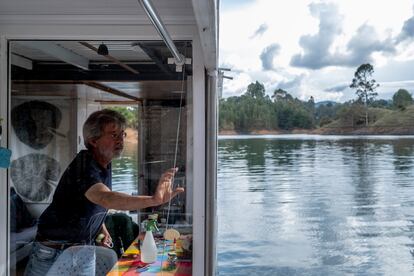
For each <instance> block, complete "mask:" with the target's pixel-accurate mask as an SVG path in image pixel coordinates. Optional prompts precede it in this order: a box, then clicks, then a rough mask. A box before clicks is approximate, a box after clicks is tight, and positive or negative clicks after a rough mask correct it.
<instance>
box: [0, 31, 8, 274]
mask: <svg viewBox="0 0 414 276" xmlns="http://www.w3.org/2000/svg"><path fill="white" fill-rule="evenodd" d="M8 69H9V64H8V51H7V39H6V38H5V36H0V117H1V118H3V121H2V122H1V126H2V131H3V132H2V134H1V141H0V146H2V147H7V145H8V137H9V133H8V130H9V125H10V123H9V121H10V120H9V112H8V106H9V100H10V99H9V89H8V88H9V82H8V79H7V76H8V71H9V70H8ZM7 172H8V170H6V169H3V168H0V202H1V205H2V206H3V207H2V208H0V222H1V228H0V244H2V246H0V275H8V273H9V271H8V270H9V263H10V260H9V255H10V254H9V250H10V245H9V239H8V236H9V232H10V231H9V230H10V227H9V216H8V214H9V189H8V181H7ZM4 245H6V246H4Z"/></svg>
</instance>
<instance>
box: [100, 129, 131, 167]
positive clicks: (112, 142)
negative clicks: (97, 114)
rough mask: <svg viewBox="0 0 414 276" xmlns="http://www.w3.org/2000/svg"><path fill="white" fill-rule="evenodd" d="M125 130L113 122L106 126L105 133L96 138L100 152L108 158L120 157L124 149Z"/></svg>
mask: <svg viewBox="0 0 414 276" xmlns="http://www.w3.org/2000/svg"><path fill="white" fill-rule="evenodd" d="M125 135H126V134H125V131H124V130H123V129H121V128H119V127H118V126H117V125H116V124H114V123H111V124H108V125H106V126H105V127H104V129H103V134H102V136H101V137H99V138H98V139H97V140H96V149H97V152H98V153H99V154H101V155H102V156H104V157H105V158H106V159H108V160H112V159H113V158H116V157H119V156H120V155H121V153H122V150H123V149H124V138H125Z"/></svg>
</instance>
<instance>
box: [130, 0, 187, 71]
mask: <svg viewBox="0 0 414 276" xmlns="http://www.w3.org/2000/svg"><path fill="white" fill-rule="evenodd" d="M138 2H139V3H140V4H141V6H142V7H143V8H144V10H145V12H146V14H147V15H148V17H149V18H150V20H151V22H152V24H153V25H154V27H155V29H157V31H158V33H159V34H160V36H161V37H162V39H163V40H164V42H165V44H167V47H168V49H170V52H171V54H172V55H173V56H174V58H175V62H176V64H177V65H184V63H185V57H184V56H183V55H182V54H180V52H178V50H177V47H175V44H174V41H173V40H172V39H171V37H170V34H169V33H168V32H167V29H166V28H165V26H164V24H163V23H162V21H161V19H160V17H159V15H158V13H157V11H156V10H155V8H154V7H153V5H152V3H151V1H150V0H138Z"/></svg>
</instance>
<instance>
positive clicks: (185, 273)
mask: <svg viewBox="0 0 414 276" xmlns="http://www.w3.org/2000/svg"><path fill="white" fill-rule="evenodd" d="M156 243H157V248H158V256H157V261H156V262H154V263H152V264H149V265H148V264H146V263H143V262H141V258H140V251H139V249H138V238H137V239H136V240H135V241H134V242H133V243H132V244H131V245H130V246H129V247H128V249H127V250H126V251H125V253H124V255H122V257H121V258H120V259H119V260H118V262H117V263H116V264H115V266H114V267H113V268H112V270H111V271H110V272H109V273H108V274H107V276H118V275H122V276H129V275H142V276H149V275H163V276H170V275H176V276H189V275H192V261H191V256H188V259H187V258H186V256H185V254H184V252H183V250H182V249H181V246H180V241H178V242H177V244H176V248H175V249H176V250H174V251H175V252H176V254H177V256H178V260H177V261H176V265H175V266H171V265H170V264H169V262H168V252H171V251H173V245H172V242H171V241H164V240H156Z"/></svg>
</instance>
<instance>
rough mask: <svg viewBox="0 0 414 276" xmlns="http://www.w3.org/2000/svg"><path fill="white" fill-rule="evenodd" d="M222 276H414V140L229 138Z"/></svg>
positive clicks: (221, 176)
mask: <svg viewBox="0 0 414 276" xmlns="http://www.w3.org/2000/svg"><path fill="white" fill-rule="evenodd" d="M217 204H218V206H217V213H218V222H219V223H218V237H217V251H218V269H217V270H218V273H219V275H414V137H403V138H401V137H392V136H389V137H384V136H381V137H378V136H376V137H375V136H371V137H364V138H361V137H349V136H348V137H344V136H308V135H284V136H266V137H260V138H259V137H246V136H244V137H243V136H238V137H221V138H220V140H219V152H218V203H217Z"/></svg>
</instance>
